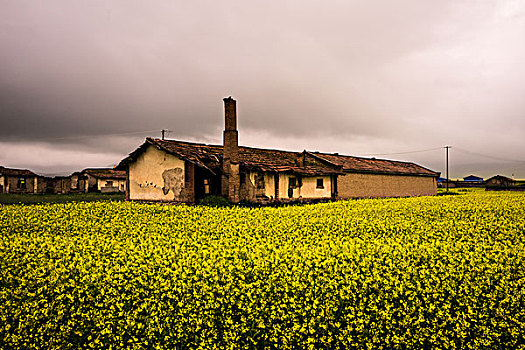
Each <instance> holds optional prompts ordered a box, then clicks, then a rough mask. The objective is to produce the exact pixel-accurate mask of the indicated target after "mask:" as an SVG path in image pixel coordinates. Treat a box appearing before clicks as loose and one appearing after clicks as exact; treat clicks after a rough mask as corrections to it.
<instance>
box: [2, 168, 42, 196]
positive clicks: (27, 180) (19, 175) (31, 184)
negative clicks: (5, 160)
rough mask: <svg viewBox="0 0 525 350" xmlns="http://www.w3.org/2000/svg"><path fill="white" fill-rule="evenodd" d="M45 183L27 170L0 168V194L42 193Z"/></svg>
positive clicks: (40, 177)
mask: <svg viewBox="0 0 525 350" xmlns="http://www.w3.org/2000/svg"><path fill="white" fill-rule="evenodd" d="M45 191H46V181H45V179H44V177H43V176H39V175H37V174H35V173H34V172H32V171H31V170H27V169H13V168H5V167H3V166H0V193H44V192H45Z"/></svg>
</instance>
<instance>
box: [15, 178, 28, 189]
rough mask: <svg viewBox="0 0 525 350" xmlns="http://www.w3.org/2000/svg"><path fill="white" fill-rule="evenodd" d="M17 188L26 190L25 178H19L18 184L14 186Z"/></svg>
mask: <svg viewBox="0 0 525 350" xmlns="http://www.w3.org/2000/svg"><path fill="white" fill-rule="evenodd" d="M16 187H17V188H20V189H25V188H26V178H25V177H19V178H18V183H17V184H16Z"/></svg>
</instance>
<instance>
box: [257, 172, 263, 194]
mask: <svg viewBox="0 0 525 350" xmlns="http://www.w3.org/2000/svg"><path fill="white" fill-rule="evenodd" d="M255 185H256V186H257V189H259V190H260V189H264V174H263V173H257V174H256V175H255Z"/></svg>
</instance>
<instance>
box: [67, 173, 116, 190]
mask: <svg viewBox="0 0 525 350" xmlns="http://www.w3.org/2000/svg"><path fill="white" fill-rule="evenodd" d="M71 189H73V190H74V191H79V192H102V193H110V192H124V191H125V190H126V173H125V172H124V171H122V170H117V169H112V168H88V169H84V170H82V171H81V172H80V173H73V174H72V175H71Z"/></svg>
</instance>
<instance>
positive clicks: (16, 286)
mask: <svg viewBox="0 0 525 350" xmlns="http://www.w3.org/2000/svg"><path fill="white" fill-rule="evenodd" d="M0 232H1V236H0V237H1V238H0V348H3V349H10V348H12V349H67V348H113V349H117V348H136V349H157V348H159V349H188V348H190V349H242V348H245V349H249V348H268V349H273V348H279V349H319V348H323V349H341V348H349V349H353V348H359V349H391V348H399V349H404V348H413V349H421V348H427V349H434V348H465V349H468V348H471V349H485V348H487V349H488V348H498V349H500V348H501V349H508V348H524V347H525V339H524V334H525V194H521V193H504V192H501V193H499V192H498V193H485V192H473V193H467V194H463V195H459V196H439V197H423V198H400V199H370V200H354V201H343V202H333V203H327V204H316V205H305V206H290V207H282V208H239V207H233V208H209V207H198V206H193V207H190V206H171V205H152V204H135V203H127V202H120V203H110V202H94V203H83V202H81V203H66V204H46V205H31V206H23V205H4V206H0Z"/></svg>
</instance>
